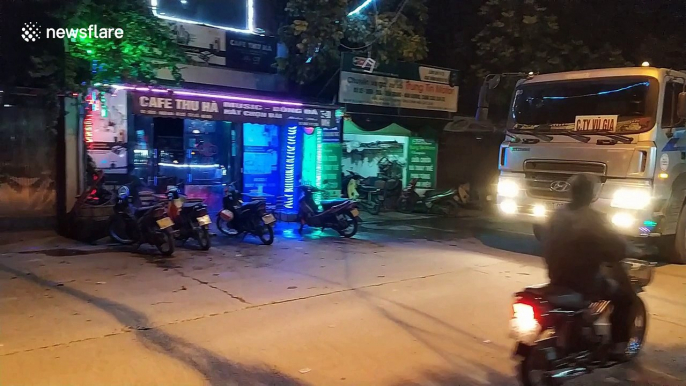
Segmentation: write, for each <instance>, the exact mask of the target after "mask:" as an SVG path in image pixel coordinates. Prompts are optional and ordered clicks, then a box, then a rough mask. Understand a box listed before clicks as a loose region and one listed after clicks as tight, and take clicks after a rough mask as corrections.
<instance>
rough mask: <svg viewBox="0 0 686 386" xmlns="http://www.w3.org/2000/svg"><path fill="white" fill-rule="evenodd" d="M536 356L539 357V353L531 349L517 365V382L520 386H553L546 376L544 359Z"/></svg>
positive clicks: (549, 378) (550, 379)
mask: <svg viewBox="0 0 686 386" xmlns="http://www.w3.org/2000/svg"><path fill="white" fill-rule="evenodd" d="M537 355H540V351H538V350H536V348H533V349H531V350H530V351H529V353H528V354H527V355H526V357H524V359H522V361H521V362H520V363H519V365H518V366H517V372H518V373H519V374H518V375H519V382H520V383H521V384H522V386H554V385H555V384H554V383H553V380H552V378H551V377H550V376H549V375H547V374H546V370H545V368H544V367H545V366H544V362H543V360H544V358H541V357H540V356H539V357H537Z"/></svg>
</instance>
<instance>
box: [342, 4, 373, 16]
mask: <svg viewBox="0 0 686 386" xmlns="http://www.w3.org/2000/svg"><path fill="white" fill-rule="evenodd" d="M373 1H374V0H365V1H364V3H362V4H360V6H359V7H357V8H355V9H354V10H353V11H352V12H350V13H349V14H348V16H353V15H357V14H358V13H360V12H361V11H362V10H363V9H365V8H367V7H368V6H369V4H371V3H372V2H373Z"/></svg>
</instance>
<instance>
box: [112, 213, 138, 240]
mask: <svg viewBox="0 0 686 386" xmlns="http://www.w3.org/2000/svg"><path fill="white" fill-rule="evenodd" d="M137 226H138V225H137V224H136V223H135V220H133V219H132V218H130V217H128V216H125V215H121V214H113V215H112V216H110V220H109V225H108V226H107V228H108V233H109V235H110V238H112V240H114V241H116V242H117V243H119V244H122V245H132V244H135V243H136V242H137V241H138V240H137V237H136V236H135V235H132V234H131V233H133V232H136V230H135V228H136V227H137ZM119 227H122V229H118V228H119ZM120 231H123V232H124V233H126V235H121V234H119V232H120Z"/></svg>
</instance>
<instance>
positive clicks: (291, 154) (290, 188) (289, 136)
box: [283, 126, 298, 209]
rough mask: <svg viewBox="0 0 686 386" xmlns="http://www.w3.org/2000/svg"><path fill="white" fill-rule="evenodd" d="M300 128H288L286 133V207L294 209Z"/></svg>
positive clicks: (284, 188) (284, 190) (284, 189)
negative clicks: (297, 143) (296, 154)
mask: <svg viewBox="0 0 686 386" xmlns="http://www.w3.org/2000/svg"><path fill="white" fill-rule="evenodd" d="M297 135H298V126H290V127H288V131H287V132H286V171H285V173H284V185H283V195H284V197H285V203H284V207H285V208H286V209H293V206H294V201H295V150H296V141H297Z"/></svg>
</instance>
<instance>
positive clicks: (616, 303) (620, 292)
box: [543, 174, 636, 360]
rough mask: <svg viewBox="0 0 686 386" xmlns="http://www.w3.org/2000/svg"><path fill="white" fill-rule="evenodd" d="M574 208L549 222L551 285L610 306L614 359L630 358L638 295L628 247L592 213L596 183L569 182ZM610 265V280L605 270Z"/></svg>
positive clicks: (547, 244)
mask: <svg viewBox="0 0 686 386" xmlns="http://www.w3.org/2000/svg"><path fill="white" fill-rule="evenodd" d="M569 183H570V185H571V186H570V191H571V202H570V203H569V204H568V205H567V206H566V207H564V208H562V209H560V210H558V211H557V212H555V213H554V214H553V216H552V217H551V218H550V222H549V223H548V228H547V230H546V234H545V237H544V249H543V256H544V258H545V261H546V264H547V265H548V275H549V277H550V283H551V284H552V285H558V286H562V287H565V288H569V289H571V290H573V291H576V292H579V293H581V294H583V295H584V296H585V297H586V298H587V299H589V300H599V299H606V300H610V302H611V304H612V306H613V311H612V314H611V316H610V323H611V325H612V341H613V342H614V345H613V347H612V348H611V350H610V355H611V357H612V359H615V360H623V359H625V358H626V355H625V353H626V350H627V346H628V341H629V336H630V333H631V331H630V329H631V326H632V325H633V318H632V308H633V304H634V299H635V296H636V294H635V292H634V291H633V290H632V289H631V286H630V283H629V278H628V276H627V274H626V272H624V270H623V269H622V267H621V260H623V259H624V258H625V257H626V250H627V245H626V244H625V242H624V240H623V239H622V238H621V236H620V235H618V234H617V233H616V232H615V231H614V230H613V229H612V228H611V226H610V225H609V224H608V222H607V219H606V217H605V215H603V214H602V213H600V212H597V211H595V210H593V209H591V207H590V204H591V202H592V201H593V198H594V194H595V186H596V179H595V178H594V177H593V176H590V175H586V174H579V175H577V176H574V177H573V178H572V179H571V180H570V181H569ZM607 263H610V264H611V266H612V275H611V276H612V278H610V277H607V276H604V275H603V274H602V272H601V267H602V266H603V265H604V264H607Z"/></svg>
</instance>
